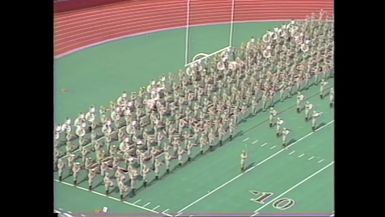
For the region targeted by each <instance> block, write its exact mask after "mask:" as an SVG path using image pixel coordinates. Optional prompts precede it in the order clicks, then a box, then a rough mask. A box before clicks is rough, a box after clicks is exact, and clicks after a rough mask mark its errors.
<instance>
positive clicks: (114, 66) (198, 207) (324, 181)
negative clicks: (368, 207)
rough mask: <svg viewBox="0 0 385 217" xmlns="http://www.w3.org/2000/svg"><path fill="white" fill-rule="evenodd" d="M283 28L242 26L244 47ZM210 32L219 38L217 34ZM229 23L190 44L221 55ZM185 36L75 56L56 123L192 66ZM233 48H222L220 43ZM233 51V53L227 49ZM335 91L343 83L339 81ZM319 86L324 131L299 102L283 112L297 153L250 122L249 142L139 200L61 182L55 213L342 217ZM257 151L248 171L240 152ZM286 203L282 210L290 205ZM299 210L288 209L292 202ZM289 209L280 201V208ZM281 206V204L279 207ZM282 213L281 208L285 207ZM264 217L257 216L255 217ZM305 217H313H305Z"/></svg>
mask: <svg viewBox="0 0 385 217" xmlns="http://www.w3.org/2000/svg"><path fill="white" fill-rule="evenodd" d="M280 24H281V23H253V24H237V25H235V27H234V30H235V32H234V37H233V39H234V42H233V44H234V46H239V45H240V43H241V42H245V41H247V40H248V39H249V38H250V37H251V36H252V35H254V36H256V37H260V36H261V34H262V33H263V32H265V31H266V30H267V29H271V28H272V27H274V26H277V25H280ZM208 28H210V31H207V29H208ZM226 29H228V25H222V26H214V27H195V28H193V29H192V30H191V32H192V33H193V34H191V35H190V36H191V38H190V40H191V41H193V44H194V49H191V50H190V53H189V60H190V61H191V59H192V57H193V56H194V55H195V54H197V53H199V52H206V53H211V52H215V50H217V49H220V48H223V47H225V46H227V44H223V43H224V41H226V40H227V39H228V35H223V34H222V33H223V32H224V30H226ZM184 34H185V31H184V30H172V31H167V32H160V33H155V34H151V35H145V36H140V37H133V38H128V39H123V40H119V41H115V42H111V43H108V44H104V45H100V46H96V47H93V48H89V49H86V50H84V51H81V52H78V53H75V54H72V55H69V56H67V57H64V58H61V59H59V60H56V62H55V91H56V92H55V111H56V113H55V119H56V120H57V121H58V122H62V121H63V120H64V119H65V117H67V116H69V117H75V116H76V115H77V114H78V113H79V112H81V111H85V110H87V109H88V107H89V105H91V104H94V105H96V106H99V105H106V104H108V102H109V101H110V100H113V99H115V97H117V96H118V95H119V94H120V93H121V92H122V91H123V90H127V91H137V90H138V89H139V88H140V87H141V86H144V85H147V84H148V83H149V82H150V81H151V80H155V79H158V78H159V77H160V76H161V75H162V74H165V73H168V72H176V71H177V70H178V69H181V68H183V66H184V46H185V45H184V40H185V38H184ZM221 36H222V37H225V38H226V40H217V38H218V37H221ZM222 44H223V46H222ZM329 85H331V86H332V85H333V80H330V81H329ZM318 91H319V87H318V86H312V87H310V88H309V89H308V90H306V91H304V94H305V96H306V97H307V98H309V99H308V100H309V101H310V102H311V103H313V105H315V106H316V109H317V111H322V112H324V115H323V116H322V118H321V122H322V126H321V127H320V128H319V129H318V130H317V131H316V132H312V131H311V124H310V122H305V121H304V114H303V113H301V114H297V113H296V111H295V98H294V97H292V98H289V99H287V100H285V101H284V102H279V103H278V104H277V105H276V106H275V107H276V109H277V111H278V112H280V115H279V116H280V117H281V118H283V119H284V120H285V122H286V125H287V127H288V128H290V129H291V130H292V133H291V139H292V143H291V145H290V147H288V148H287V149H283V148H282V146H281V140H280V138H277V137H276V136H275V128H273V129H271V128H269V127H268V113H267V112H262V113H258V114H257V115H256V116H255V117H250V118H248V119H247V121H245V122H243V123H242V124H241V125H240V126H239V129H240V130H241V135H239V136H238V137H236V138H234V139H233V140H232V141H230V142H227V143H225V144H224V145H223V146H222V147H219V148H217V150H215V151H213V152H208V153H206V154H205V155H202V156H199V157H198V158H197V159H195V160H193V161H192V162H190V163H188V164H187V165H185V166H183V167H182V168H177V169H176V170H175V171H173V172H172V173H171V174H169V175H166V176H165V177H163V178H162V179H161V180H159V181H156V182H154V183H153V184H152V185H150V186H148V187H147V188H142V189H140V190H139V191H138V192H137V195H136V196H135V197H133V198H129V199H127V200H126V201H125V202H121V201H119V200H118V199H117V198H118V193H117V192H115V193H112V194H111V195H110V197H106V196H104V194H103V192H104V187H103V186H102V185H100V186H98V187H97V188H96V189H95V190H94V191H92V192H89V191H88V190H87V189H86V187H87V182H86V181H84V182H82V183H81V184H79V186H78V187H74V186H72V184H69V183H72V178H71V177H69V178H67V179H64V181H63V182H62V183H58V182H56V181H55V182H54V183H55V191H54V192H55V205H54V207H55V209H56V210H59V211H64V212H66V213H77V214H79V216H80V215H81V214H84V215H86V216H89V213H94V212H95V210H96V209H101V208H103V207H108V212H109V213H118V214H119V213H120V214H123V213H124V214H131V216H139V215H140V214H139V213H141V214H149V215H151V216H154V215H156V214H158V213H160V214H162V212H163V213H164V214H162V215H178V216H185V215H187V216H190V215H194V214H202V213H211V214H213V213H216V214H221V213H228V214H229V213H233V214H235V213H238V214H239V213H243V214H245V215H246V214H247V216H251V215H257V214H258V213H259V214H264V213H296V214H297V215H298V216H299V215H300V214H304V213H313V214H327V215H324V216H330V215H332V213H333V211H334V178H333V177H334V161H333V160H334V156H333V155H334V147H333V146H334V110H333V109H331V108H329V104H328V99H324V100H321V99H320V98H319V95H318ZM246 146H247V150H248V154H249V159H248V164H249V169H248V170H247V171H246V172H245V173H241V172H240V154H241V151H242V150H243V149H245V147H246ZM255 191H258V192H270V193H272V195H271V196H270V197H269V198H266V200H265V201H264V202H265V203H264V204H261V203H257V202H255V201H253V200H252V199H253V198H257V197H258V195H255V194H253V193H251V192H255ZM280 201H281V202H280ZM291 201H294V202H293V203H294V205H293V206H291V207H290V208H287V209H283V208H282V207H281V208H280V207H279V206H284V205H285V204H289V202H290V203H292V202H291ZM278 202H279V203H278ZM273 205H275V206H273ZM277 206H278V207H277ZM254 211H257V213H255V212H254ZM302 216H303V215H302Z"/></svg>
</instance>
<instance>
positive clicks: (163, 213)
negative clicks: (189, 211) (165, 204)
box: [162, 212, 173, 217]
mask: <svg viewBox="0 0 385 217" xmlns="http://www.w3.org/2000/svg"><path fill="white" fill-rule="evenodd" d="M162 214H165V215H166V216H170V217H173V216H172V215H170V214H168V213H165V212H162Z"/></svg>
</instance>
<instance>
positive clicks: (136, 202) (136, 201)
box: [133, 199, 142, 204]
mask: <svg viewBox="0 0 385 217" xmlns="http://www.w3.org/2000/svg"><path fill="white" fill-rule="evenodd" d="M141 200H142V199H139V200H137V201H135V202H134V203H133V204H136V203H138V202H139V201H141Z"/></svg>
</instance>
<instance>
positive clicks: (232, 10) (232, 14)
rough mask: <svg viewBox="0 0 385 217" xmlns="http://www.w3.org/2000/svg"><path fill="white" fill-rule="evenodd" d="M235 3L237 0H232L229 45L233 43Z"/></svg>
mask: <svg viewBox="0 0 385 217" xmlns="http://www.w3.org/2000/svg"><path fill="white" fill-rule="evenodd" d="M234 5H235V0H231V18H230V19H231V20H230V34H229V47H232V45H233V26H234Z"/></svg>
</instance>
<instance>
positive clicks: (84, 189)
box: [54, 179, 159, 213]
mask: <svg viewBox="0 0 385 217" xmlns="http://www.w3.org/2000/svg"><path fill="white" fill-rule="evenodd" d="M54 181H55V182H59V183H63V184H65V185H69V186H74V185H73V184H70V183H67V182H60V181H59V180H57V179H54ZM76 187H77V188H79V189H81V190H83V191H87V192H91V193H94V194H97V195H100V196H103V197H107V196H106V195H104V194H102V193H99V192H96V191H90V190H88V189H86V188H83V187H79V186H76ZM107 198H110V199H113V200H117V201H120V200H119V199H117V198H114V197H110V196H108V197H107ZM123 203H125V204H128V205H131V206H134V207H137V208H140V209H144V210H147V211H150V212H153V213H159V212H157V211H154V210H152V209H148V208H146V207H142V206H138V205H136V204H133V203H129V202H127V201H123Z"/></svg>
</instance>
